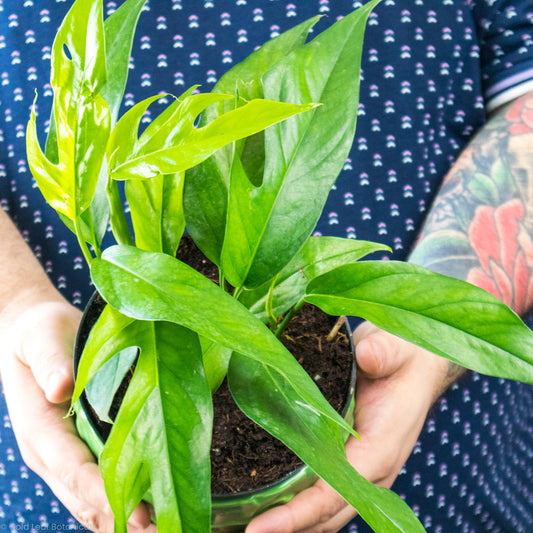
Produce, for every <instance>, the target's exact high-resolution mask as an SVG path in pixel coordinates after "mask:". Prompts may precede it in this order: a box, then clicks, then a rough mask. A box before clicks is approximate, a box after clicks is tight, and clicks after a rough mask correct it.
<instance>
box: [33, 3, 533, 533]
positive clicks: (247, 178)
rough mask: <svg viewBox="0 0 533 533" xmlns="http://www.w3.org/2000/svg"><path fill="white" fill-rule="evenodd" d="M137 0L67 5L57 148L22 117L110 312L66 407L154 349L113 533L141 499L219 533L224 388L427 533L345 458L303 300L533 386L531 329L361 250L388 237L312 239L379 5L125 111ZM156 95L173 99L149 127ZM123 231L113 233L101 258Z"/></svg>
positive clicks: (351, 485)
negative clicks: (306, 343) (209, 86)
mask: <svg viewBox="0 0 533 533" xmlns="http://www.w3.org/2000/svg"><path fill="white" fill-rule="evenodd" d="M143 4H144V0H127V1H126V2H124V3H123V4H122V5H121V7H120V8H119V9H118V10H117V11H116V12H115V13H113V14H112V15H111V16H109V17H108V18H106V19H105V20H104V17H103V9H102V2H101V0H76V2H74V4H73V6H72V8H71V9H70V11H69V13H68V14H67V16H66V18H65V19H64V21H63V24H62V25H61V27H60V28H59V30H58V32H57V36H56V39H55V42H54V45H53V51H52V64H51V84H52V87H53V89H54V100H53V109H52V115H51V121H50V129H49V133H48V137H47V141H46V149H45V151H44V152H43V151H42V150H41V148H40V145H39V142H38V138H37V126H36V116H35V112H34V111H32V115H31V118H30V121H29V124H28V129H27V153H28V160H29V164H30V168H31V171H32V174H33V176H34V178H35V180H36V182H37V184H38V186H39V188H40V189H41V191H42V193H43V195H44V196H45V198H46V200H47V202H48V203H49V204H50V205H51V206H52V207H53V208H54V209H55V210H56V211H57V212H58V213H59V215H60V217H61V218H62V219H63V220H64V222H65V223H66V224H67V225H68V227H69V228H70V229H71V230H72V231H73V232H74V233H75V234H76V236H77V238H78V241H79V243H80V247H81V250H82V251H83V254H84V256H85V258H86V260H87V263H88V264H89V267H90V272H91V277H92V281H93V282H94V285H95V287H96V289H97V291H98V292H99V293H100V294H101V295H102V296H103V298H104V299H105V300H106V302H107V303H108V305H107V306H106V307H105V309H104V311H103V313H102V315H101V317H100V319H99V320H98V322H97V324H96V325H95V327H94V328H93V331H92V333H91V335H90V338H89V340H88V342H87V345H86V347H85V350H84V353H83V356H82V359H81V362H80V366H79V370H78V376H77V380H76V387H75V391H74V394H73V402H76V401H77V400H78V398H79V397H80V394H81V393H82V391H83V390H84V388H86V387H87V386H88V385H90V382H91V379H92V378H93V376H95V374H96V373H97V372H98V370H99V369H101V368H102V367H103V366H104V365H105V364H106V363H107V362H109V361H111V360H113V358H114V356H115V355H116V354H117V353H119V352H123V350H125V349H127V348H131V347H135V349H136V353H138V354H139V355H138V358H137V363H136V367H135V370H134V373H133V377H132V379H131V382H130V384H129V387H128V389H127V391H126V393H125V396H124V398H123V401H122V404H121V407H120V410H119V412H118V415H117V417H116V419H115V420H114V423H113V427H112V430H111V433H110V435H109V438H108V440H107V442H106V444H105V447H104V450H103V452H102V454H101V456H100V458H99V464H100V469H101V472H102V476H103V478H104V483H105V488H106V492H107V495H108V498H109V502H110V504H111V507H112V510H113V513H114V515H115V522H116V531H118V532H121V531H126V522H127V520H128V517H129V515H130V514H131V512H132V511H133V509H134V508H135V506H136V505H137V504H138V503H139V501H141V500H142V499H143V497H144V496H145V494H146V493H147V492H148V491H150V492H151V496H152V501H153V504H154V509H155V513H156V516H157V524H158V529H159V530H160V531H162V532H167V531H172V532H177V531H188V532H198V531H202V532H203V531H209V530H210V516H211V496H210V460H209V453H210V443H211V431H212V393H213V391H215V390H216V389H217V387H218V386H219V384H220V383H221V381H222V380H223V379H224V378H227V380H228V383H229V387H230V390H231V393H232V395H233V397H234V399H235V400H236V403H237V404H238V406H239V408H240V409H242V410H243V411H244V413H245V414H246V415H248V416H249V417H250V418H252V419H253V420H254V421H255V422H257V423H258V424H259V425H261V426H263V427H264V428H265V429H266V430H267V431H269V432H270V433H271V434H272V435H274V436H275V437H276V438H278V439H279V440H281V441H282V442H283V443H285V444H286V445H287V446H288V447H289V448H291V449H292V450H293V451H294V452H295V453H296V454H297V455H298V456H299V457H300V458H301V459H302V460H303V461H304V462H305V463H306V464H308V465H309V466H310V467H311V468H312V469H313V470H314V471H315V472H316V473H317V474H318V475H319V476H320V477H322V478H323V479H324V480H325V481H327V482H328V483H329V484H330V485H331V486H332V487H333V488H334V489H335V490H336V491H338V492H339V493H340V494H341V495H342V496H343V497H344V498H345V499H346V500H347V501H348V502H349V503H350V504H351V505H353V506H354V507H355V508H356V509H357V511H358V513H359V514H360V515H361V516H362V517H363V519H364V520H365V521H367V522H368V523H369V524H370V525H371V527H372V528H374V529H375V530H376V531H387V532H390V531H404V532H409V533H413V532H415V531H423V528H422V526H421V524H420V522H419V521H418V520H417V518H416V516H415V515H414V514H413V513H412V512H411V511H410V509H409V508H408V507H407V506H406V504H405V503H404V502H403V501H402V500H401V499H400V498H399V497H398V496H396V495H395V494H394V493H393V492H391V491H389V490H387V489H384V488H381V487H377V486H375V485H373V484H372V483H370V482H368V481H367V480H365V479H364V478H363V477H362V476H361V475H359V474H358V473H357V472H356V471H355V470H354V469H353V467H352V466H351V465H350V464H349V463H348V461H347V459H346V455H345V451H344V442H345V438H346V435H347V433H352V434H355V432H354V429H353V428H351V427H350V426H349V425H348V424H347V423H346V422H345V421H344V420H343V419H342V417H341V416H339V415H338V414H337V413H336V412H335V411H334V410H333V409H332V408H331V407H330V405H329V404H328V402H327V401H326V400H325V399H324V398H323V396H322V395H321V393H320V392H319V390H318V388H317V387H316V385H315V383H314V382H313V380H312V379H311V378H310V377H309V376H308V375H307V374H306V372H305V371H304V370H303V369H302V368H301V367H300V365H299V364H298V363H297V362H296V360H295V359H294V358H293V356H292V355H291V354H290V353H289V352H288V351H287V350H286V349H285V348H284V347H283V345H282V344H281V343H280V341H279V340H278V337H279V335H280V332H281V331H282V330H283V329H284V327H285V325H286V324H287V322H288V321H289V320H290V319H291V317H292V316H293V315H294V314H295V313H296V312H297V311H298V310H299V309H300V307H301V306H302V304H303V303H304V302H308V303H311V304H314V305H316V306H318V307H319V308H321V309H322V310H324V311H325V312H326V313H329V314H331V315H355V316H359V317H362V318H365V319H368V320H370V321H372V322H373V323H375V324H376V325H377V326H379V327H381V328H383V329H385V330H387V331H389V332H391V333H393V334H395V335H398V336H400V337H402V338H404V339H407V340H409V341H411V342H414V343H416V344H418V345H420V346H422V347H424V348H426V349H428V350H430V351H432V352H434V353H436V354H438V355H441V356H443V357H446V358H448V359H450V360H451V361H454V362H455V363H458V364H460V365H463V366H465V367H468V368H471V369H474V370H476V371H479V372H482V373H486V374H490V375H497V376H501V377H506V378H512V379H519V380H522V381H526V382H533V365H532V362H533V361H532V355H531V354H533V335H532V334H531V333H530V331H529V329H528V328H527V327H526V326H525V325H524V324H523V322H522V321H521V319H520V318H519V317H518V316H517V315H515V314H514V313H513V312H512V311H511V310H510V309H509V308H508V307H506V306H505V305H504V304H502V303H501V302H500V301H499V300H497V299H496V298H494V297H492V296H490V295H489V294H487V293H486V292H484V291H482V290H480V289H478V288H476V287H473V286H471V285H469V284H466V283H464V282H461V281H458V280H455V279H451V278H448V277H445V276H442V275H438V274H435V273H432V272H430V271H429V270H426V269H424V268H421V267H419V266H416V265H414V264H407V263H403V262H394V261H386V262H384V261H358V260H359V259H361V258H362V257H363V256H365V255H367V254H369V253H371V252H375V251H380V250H381V251H383V250H386V249H387V247H385V246H383V245H381V244H377V243H371V242H363V241H358V240H355V239H341V238H332V237H316V236H312V233H313V228H314V227H315V224H316V223H317V220H318V218H319V216H320V214H321V212H322V210H323V207H324V202H325V198H326V197H327V194H328V191H329V190H330V189H331V187H332V186H333V184H334V182H335V180H336V178H337V175H338V174H339V172H340V170H341V168H342V166H343V163H344V162H345V160H346V157H347V155H348V152H349V150H350V147H351V145H352V142H353V138H354V134H355V126H356V118H357V109H358V93H359V82H360V77H359V70H360V59H361V51H362V46H363V33H364V28H365V24H366V20H367V18H368V16H369V13H370V12H371V10H372V9H373V8H374V6H375V5H376V4H377V0H373V1H371V2H369V3H368V4H366V5H365V6H363V7H361V8H360V9H358V10H356V11H354V12H352V13H350V14H348V15H347V16H346V17H344V18H342V19H340V20H338V21H337V22H335V23H334V24H332V25H331V26H330V27H329V28H328V29H327V30H325V31H324V32H322V33H321V34H319V35H317V36H316V37H314V38H313V39H312V40H310V41H307V36H308V33H309V32H310V30H311V28H312V27H313V26H314V24H315V23H316V22H317V20H318V17H317V18H313V19H311V20H309V21H306V22H304V23H302V24H300V25H298V26H296V27H294V28H292V29H291V30H289V31H287V32H286V33H283V34H282V35H280V36H278V37H277V38H275V39H273V40H271V41H269V42H267V43H266V44H265V45H264V46H263V47H261V48H260V49H258V50H257V51H255V52H254V53H253V54H251V55H250V56H249V57H248V58H247V59H246V60H245V61H243V62H242V63H240V64H238V65H236V66H235V67H233V68H232V69H231V70H230V71H229V72H228V73H226V74H225V75H224V76H223V77H222V78H221V79H220V81H219V82H218V84H217V85H216V87H215V88H214V90H213V91H212V92H211V93H207V94H203V93H200V92H198V91H197V87H193V88H191V89H189V90H188V91H186V92H185V93H184V94H182V95H181V96H179V97H177V98H174V97H171V96H170V95H161V94H159V95H155V96H153V97H151V98H148V99H146V100H144V101H142V102H140V103H138V104H136V105H135V106H133V107H132V108H131V109H129V110H128V111H127V112H125V113H124V114H123V115H122V116H121V117H120V118H119V109H120V103H121V101H122V97H123V93H124V88H125V85H126V78H127V71H128V60H129V55H130V51H131V46H132V41H133V34H134V29H135V26H136V24H137V20H138V17H139V14H140V13H141V11H142V8H143ZM161 98H166V99H167V100H170V99H171V100H172V102H171V103H170V104H169V105H168V106H167V107H166V108H165V109H164V110H163V111H162V112H161V113H160V114H159V115H158V116H157V117H156V118H155V119H154V120H153V121H152V122H151V123H150V124H149V125H148V126H147V127H146V128H145V129H144V131H142V133H141V132H140V131H139V129H140V124H141V120H142V117H143V116H144V114H145V112H146V111H147V109H148V108H149V106H150V105H152V104H153V103H154V102H156V101H158V100H161ZM199 115H201V118H200V119H199V122H197V119H198V116H199ZM265 128H266V129H265ZM119 182H124V185H125V195H126V198H127V203H128V210H126V209H125V208H124V204H123V201H122V200H121V196H120V193H119V188H118V183H119ZM108 226H110V227H111V229H112V233H113V235H114V237H115V241H116V244H112V245H110V246H108V247H107V248H105V249H103V248H104V247H103V246H102V240H103V237H104V234H105V233H106V229H107V228H108ZM186 226H187V229H188V231H189V233H190V235H191V236H192V238H193V239H194V241H195V242H196V244H197V245H198V246H199V248H200V249H201V250H202V251H203V252H204V253H205V254H206V256H207V257H208V258H210V259H211V260H212V261H213V262H214V263H215V264H216V265H218V268H219V272H220V284H219V285H216V284H214V283H212V282H211V281H209V280H208V279H206V278H205V277H204V276H203V275H201V274H200V273H198V272H197V271H195V270H194V269H192V268H191V267H189V266H187V265H186V264H184V263H183V262H181V261H179V260H178V259H177V258H176V250H177V248H178V245H179V243H180V240H181V238H182V236H183V233H184V229H185V227H186Z"/></svg>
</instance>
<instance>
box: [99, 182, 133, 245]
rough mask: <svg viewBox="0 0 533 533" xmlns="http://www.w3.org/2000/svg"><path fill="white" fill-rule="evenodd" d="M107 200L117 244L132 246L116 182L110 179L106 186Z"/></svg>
mask: <svg viewBox="0 0 533 533" xmlns="http://www.w3.org/2000/svg"><path fill="white" fill-rule="evenodd" d="M106 192H107V198H108V201H109V216H110V221H111V229H112V230H113V235H114V236H115V239H116V240H117V242H118V244H130V245H133V239H132V237H131V234H130V230H129V227H128V222H127V221H126V216H125V215H124V206H123V205H122V200H121V198H120V194H119V192H118V187H117V182H116V181H115V180H114V179H112V178H111V177H109V178H108V181H107V185H106Z"/></svg>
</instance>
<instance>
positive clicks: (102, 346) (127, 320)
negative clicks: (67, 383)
mask: <svg viewBox="0 0 533 533" xmlns="http://www.w3.org/2000/svg"><path fill="white" fill-rule="evenodd" d="M136 327H137V325H136V324H135V319H134V318H131V317H127V316H124V315H123V314H121V313H119V312H118V311H116V310H115V309H113V308H112V307H111V306H110V305H106V306H105V308H104V310H103V311H102V313H101V315H100V317H99V318H98V320H97V321H96V324H95V325H94V326H93V328H92V329H91V333H90V335H89V337H88V339H87V342H86V343H85V347H84V350H83V353H82V356H81V359H80V362H79V366H78V372H77V375H76V384H75V386H74V392H73V393H72V404H74V403H75V402H76V401H77V400H78V399H79V397H80V395H81V393H82V392H83V390H84V388H85V387H86V386H87V384H88V383H89V382H90V381H91V379H93V378H94V376H95V375H96V373H97V372H98V371H99V370H100V369H101V368H102V367H103V366H104V365H105V364H106V363H107V362H109V361H110V360H111V359H112V358H113V357H114V356H115V355H116V354H118V353H119V352H121V351H122V350H125V349H127V348H130V347H131V346H133V344H132V343H131V341H130V329H135V328H136Z"/></svg>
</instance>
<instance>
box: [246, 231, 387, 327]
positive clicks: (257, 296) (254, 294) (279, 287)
mask: <svg viewBox="0 0 533 533" xmlns="http://www.w3.org/2000/svg"><path fill="white" fill-rule="evenodd" d="M379 251H390V248H389V247H388V246H385V245H384V244H379V243H374V242H368V241H359V240H355V239H341V238H339V237H309V239H307V241H306V243H305V244H304V246H303V248H302V249H301V250H300V251H299V252H298V254H297V255H296V256H295V257H294V258H293V259H292V260H291V262H290V263H289V264H288V265H287V266H286V267H285V268H284V269H283V270H282V271H281V272H280V273H279V275H278V277H277V280H276V286H275V288H274V298H273V300H274V301H273V310H274V312H275V314H276V315H277V316H281V315H282V314H284V313H286V312H287V311H288V309H289V308H290V307H292V306H293V305H294V304H296V303H297V302H299V301H300V300H301V299H302V298H303V297H304V295H305V288H306V287H307V284H308V283H309V282H310V281H311V280H313V279H314V278H316V277H318V276H320V275H322V274H325V273H326V272H329V271H330V270H333V269H334V268H337V267H338V266H341V265H345V264H347V263H353V262H355V261H358V260H359V259H361V258H362V257H364V256H366V255H368V254H371V253H374V252H379ZM269 288H270V283H266V284H264V285H262V286H261V287H259V288H257V289H255V290H249V291H244V292H243V293H242V295H241V297H240V298H239V299H240V301H241V302H242V303H243V304H244V305H245V306H246V307H248V308H249V309H250V310H251V311H252V312H253V313H254V314H256V316H258V317H259V318H261V319H262V320H265V319H266V314H265V305H266V300H267V295H268V291H269Z"/></svg>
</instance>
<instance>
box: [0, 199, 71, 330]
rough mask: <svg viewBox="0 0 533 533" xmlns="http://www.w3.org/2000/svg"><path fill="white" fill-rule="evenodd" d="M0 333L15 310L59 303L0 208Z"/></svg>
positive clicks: (39, 267) (18, 234)
mask: <svg viewBox="0 0 533 533" xmlns="http://www.w3.org/2000/svg"><path fill="white" fill-rule="evenodd" d="M0 235H1V236H2V239H1V242H0V332H1V330H2V329H5V328H8V327H9V325H10V323H11V322H12V320H13V319H14V317H15V315H16V314H17V312H16V310H18V311H22V310H23V309H24V308H26V307H29V306H31V305H32V304H35V303H38V302H42V301H46V300H61V299H62V298H61V295H60V294H59V292H58V291H57V290H56V289H55V288H54V286H53V285H52V283H51V282H50V280H49V279H48V276H47V275H46V273H45V272H44V270H43V268H42V267H41V265H40V263H39V261H38V260H37V259H36V257H35V256H34V255H33V253H32V251H31V249H30V248H29V246H28V245H27V244H26V243H25V242H24V239H23V238H22V236H21V235H20V233H19V232H18V230H17V228H16V227H15V225H14V224H13V223H12V222H11V219H10V218H9V217H8V216H7V215H6V214H5V213H4V211H3V210H2V209H0Z"/></svg>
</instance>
